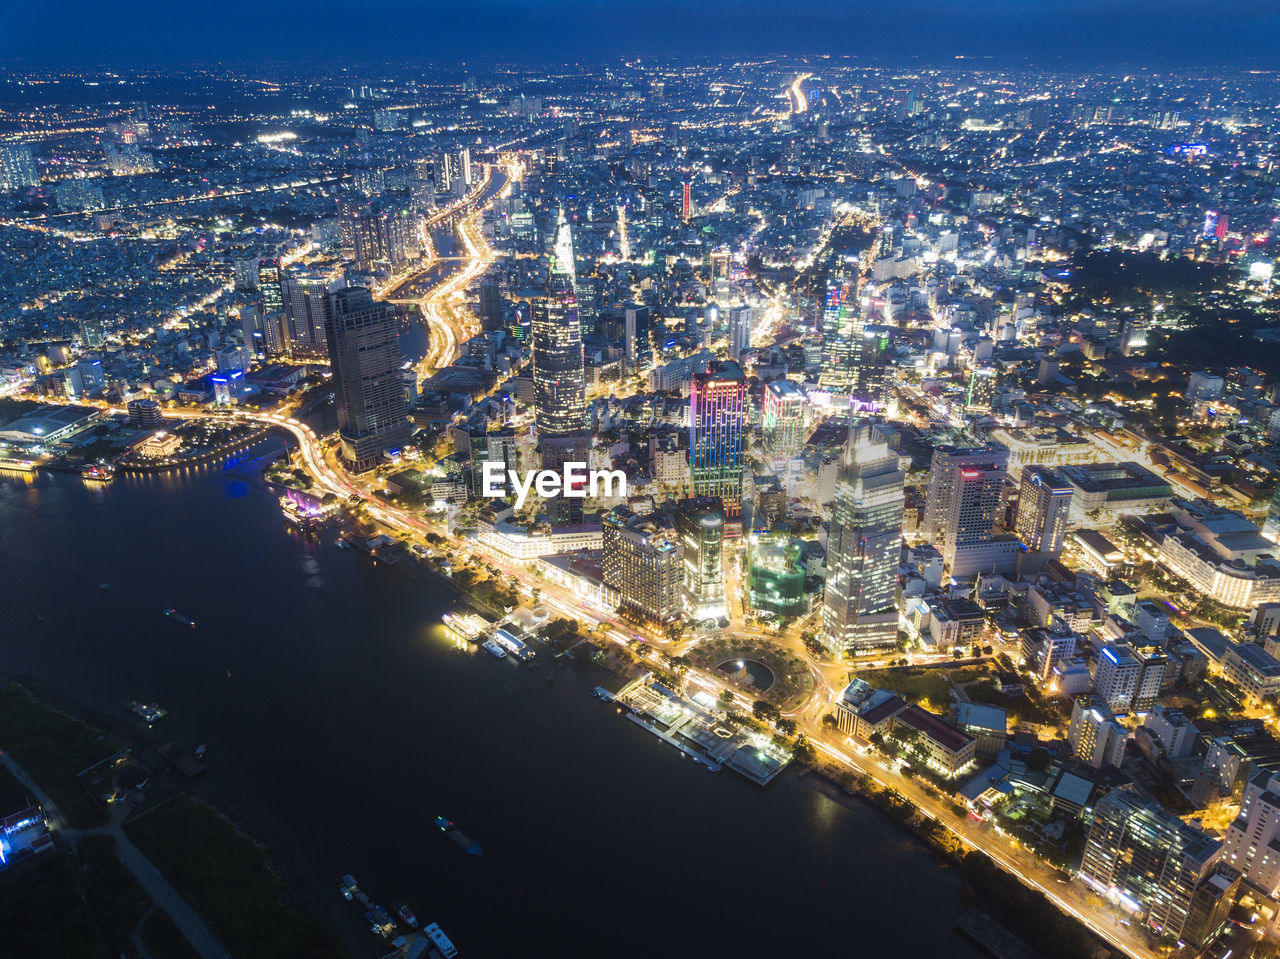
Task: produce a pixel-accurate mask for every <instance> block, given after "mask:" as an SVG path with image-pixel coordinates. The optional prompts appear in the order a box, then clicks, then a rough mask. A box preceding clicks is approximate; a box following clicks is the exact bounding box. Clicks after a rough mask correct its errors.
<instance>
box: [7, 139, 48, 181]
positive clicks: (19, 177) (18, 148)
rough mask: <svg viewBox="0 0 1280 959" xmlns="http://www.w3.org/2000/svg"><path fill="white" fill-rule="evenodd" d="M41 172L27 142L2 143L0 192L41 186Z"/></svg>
mask: <svg viewBox="0 0 1280 959" xmlns="http://www.w3.org/2000/svg"><path fill="white" fill-rule="evenodd" d="M39 185H40V174H39V173H37V172H36V161H35V158H34V157H32V155H31V147H29V146H28V145H27V144H25V143H5V144H0V193H12V192H13V191H14V190H21V189H22V188H23V187H29V186H39Z"/></svg>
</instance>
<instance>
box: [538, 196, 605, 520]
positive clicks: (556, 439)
mask: <svg viewBox="0 0 1280 959" xmlns="http://www.w3.org/2000/svg"><path fill="white" fill-rule="evenodd" d="M576 288H577V274H576V271H575V269H574V262H573V234H572V233H571V232H570V230H569V223H568V221H567V220H566V219H565V215H564V210H563V209H561V211H560V218H559V221H558V222H557V224H556V235H555V242H554V244H553V245H552V249H551V262H550V264H549V269H548V276H547V289H546V292H545V293H544V294H543V295H542V296H539V297H537V298H536V299H534V301H533V309H532V311H531V313H532V321H533V329H532V330H531V335H530V339H531V341H532V345H533V416H534V427H535V429H536V431H537V434H538V456H539V459H540V460H541V463H542V468H543V469H546V470H559V469H560V468H561V467H562V466H563V465H564V464H565V463H585V462H587V461H588V457H589V456H590V450H591V438H590V436H589V435H588V434H587V404H586V393H587V385H586V371H585V366H584V363H583V355H582V324H581V320H580V319H579V317H578V298H577V289H576ZM582 507H583V501H582V500H581V499H578V498H573V497H567V496H557V497H554V498H550V499H548V500H547V502H546V509H547V515H548V519H549V520H550V521H551V522H552V523H553V524H556V525H560V524H573V523H581V522H582V521H583V509H582Z"/></svg>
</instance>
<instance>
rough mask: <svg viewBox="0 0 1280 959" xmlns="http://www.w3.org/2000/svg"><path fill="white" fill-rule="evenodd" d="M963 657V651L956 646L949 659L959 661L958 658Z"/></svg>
mask: <svg viewBox="0 0 1280 959" xmlns="http://www.w3.org/2000/svg"><path fill="white" fill-rule="evenodd" d="M963 655H964V650H962V649H961V648H960V647H959V646H957V647H956V648H955V649H953V650H951V658H952V659H959V658H960V657H961V656H963Z"/></svg>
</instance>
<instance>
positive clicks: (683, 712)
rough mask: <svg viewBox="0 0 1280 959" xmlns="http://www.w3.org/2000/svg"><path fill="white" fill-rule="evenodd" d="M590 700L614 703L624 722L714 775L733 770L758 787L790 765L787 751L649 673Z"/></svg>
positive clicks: (597, 693)
mask: <svg viewBox="0 0 1280 959" xmlns="http://www.w3.org/2000/svg"><path fill="white" fill-rule="evenodd" d="M592 695H593V696H596V697H597V698H599V699H602V700H604V701H605V702H612V703H616V704H617V705H618V706H619V707H621V708H622V709H624V710H625V711H626V718H627V719H628V720H630V721H631V722H633V723H635V724H636V725H637V726H639V727H640V728H641V729H644V730H646V731H648V732H650V733H652V734H653V735H654V736H657V737H658V738H659V739H660V740H662V741H663V742H664V743H666V744H668V745H669V746H674V747H675V748H676V749H678V750H680V752H682V753H684V754H685V755H686V756H688V757H689V758H690V759H692V760H694V761H695V762H697V763H699V764H701V765H703V766H706V767H707V769H709V770H710V771H711V772H719V771H720V770H721V769H726V768H727V769H730V770H732V771H733V772H736V773H737V774H738V775H740V776H742V777H743V778H744V779H748V780H750V781H751V782H753V783H755V784H756V785H758V786H765V785H768V784H769V783H770V782H772V781H773V780H774V779H775V778H776V777H777V776H778V774H779V773H781V772H782V770H783V769H785V768H786V767H787V765H788V764H789V763H790V762H791V753H790V751H789V750H787V749H785V748H783V747H781V746H779V745H778V744H777V743H775V742H773V740H772V739H771V738H769V737H768V736H765V735H763V734H760V733H757V732H755V731H754V730H751V729H747V728H744V727H741V726H732V725H730V724H729V723H727V722H725V720H724V718H723V717H722V716H719V715H717V714H716V713H715V712H714V711H712V710H709V709H705V708H703V707H701V706H699V705H698V704H696V703H694V702H692V701H690V700H688V699H685V698H684V697H683V696H681V695H679V694H678V693H676V692H674V691H673V690H671V689H668V688H667V687H666V686H664V685H662V684H661V683H659V682H656V681H655V680H654V679H653V674H652V673H646V674H645V675H644V676H642V677H640V679H637V680H636V681H635V682H632V683H629V684H628V685H626V686H624V687H623V688H622V689H620V690H619V691H618V692H617V693H611V692H609V690H607V689H605V688H604V687H602V686H597V687H595V689H594V690H592Z"/></svg>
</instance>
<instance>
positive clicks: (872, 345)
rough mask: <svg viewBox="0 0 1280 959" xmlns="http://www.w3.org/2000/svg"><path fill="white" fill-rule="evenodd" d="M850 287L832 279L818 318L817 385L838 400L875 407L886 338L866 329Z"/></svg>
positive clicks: (881, 390) (880, 395)
mask: <svg viewBox="0 0 1280 959" xmlns="http://www.w3.org/2000/svg"><path fill="white" fill-rule="evenodd" d="M852 300H853V286H852V285H851V284H848V283H845V282H844V281H842V280H833V281H832V283H831V286H830V288H829V290H828V293H827V306H826V309H825V310H824V311H823V317H822V369H821V371H820V373H819V375H818V384H819V385H820V386H821V387H822V388H823V389H825V390H830V391H831V392H832V393H833V394H835V395H836V396H838V397H841V398H848V399H850V400H852V401H854V402H856V403H862V404H869V405H872V406H878V405H880V404H882V403H884V398H885V350H886V348H887V347H888V341H887V339H886V338H885V337H884V336H883V335H882V334H881V333H878V332H876V331H874V330H871V329H869V328H868V327H867V325H866V323H865V322H864V321H863V319H862V315H861V311H860V310H859V308H858V306H857V304H856V303H854V302H851V301H852Z"/></svg>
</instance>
